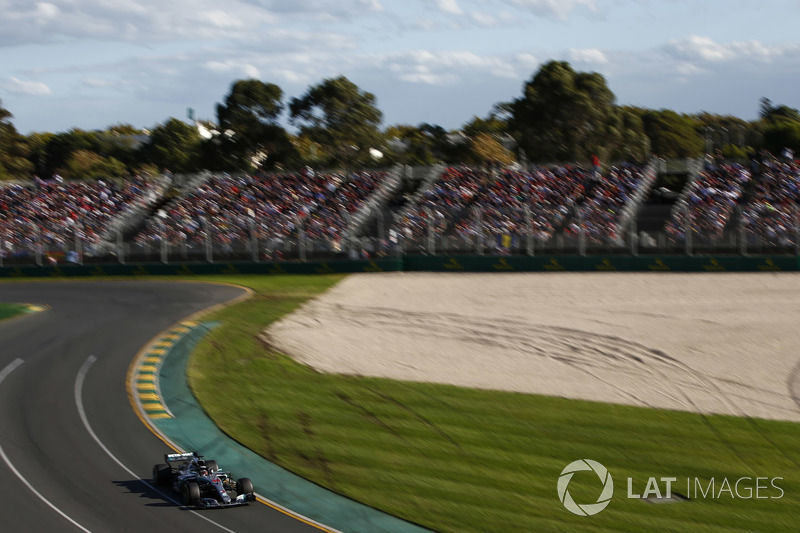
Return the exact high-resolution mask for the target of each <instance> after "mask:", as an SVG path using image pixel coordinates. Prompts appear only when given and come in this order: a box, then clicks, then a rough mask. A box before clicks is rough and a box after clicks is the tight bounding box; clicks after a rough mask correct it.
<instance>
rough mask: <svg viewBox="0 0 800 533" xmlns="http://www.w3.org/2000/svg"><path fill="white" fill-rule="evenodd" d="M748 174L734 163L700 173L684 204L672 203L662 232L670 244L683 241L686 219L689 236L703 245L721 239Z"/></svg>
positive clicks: (745, 183)
mask: <svg viewBox="0 0 800 533" xmlns="http://www.w3.org/2000/svg"><path fill="white" fill-rule="evenodd" d="M750 179H751V173H750V171H749V170H747V169H746V168H745V167H743V166H742V165H740V164H738V163H722V164H720V165H718V166H715V167H711V168H708V169H706V170H705V171H703V172H701V173H700V175H699V176H698V177H697V179H695V180H694V182H692V184H691V186H690V189H689V191H688V193H687V195H686V198H685V201H683V202H678V203H676V204H675V205H676V208H675V209H674V210H673V212H672V214H671V216H670V218H669V220H668V221H667V223H666V225H665V227H664V229H665V232H666V234H667V236H668V238H670V239H671V240H673V241H677V242H683V241H684V240H685V239H686V222H687V217H688V220H689V222H690V224H691V228H692V236H693V237H694V238H700V239H702V240H707V241H717V240H719V239H721V238H722V236H723V233H724V231H725V227H726V226H727V225H728V222H729V221H730V219H731V215H732V214H733V213H734V210H735V208H736V205H737V203H738V202H739V199H740V198H741V196H742V193H743V191H744V188H745V186H746V185H747V183H748V182H749V181H750Z"/></svg>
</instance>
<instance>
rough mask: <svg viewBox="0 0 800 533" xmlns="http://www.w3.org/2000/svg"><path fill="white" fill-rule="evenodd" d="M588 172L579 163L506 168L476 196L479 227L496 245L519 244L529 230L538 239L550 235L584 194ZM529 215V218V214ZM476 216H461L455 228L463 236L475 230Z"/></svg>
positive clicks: (473, 232)
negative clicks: (518, 168) (573, 164)
mask: <svg viewBox="0 0 800 533" xmlns="http://www.w3.org/2000/svg"><path fill="white" fill-rule="evenodd" d="M589 177H590V173H588V172H586V171H584V170H583V169H582V168H580V167H572V166H564V167H556V168H551V169H547V168H533V169H531V170H525V171H512V170H506V171H504V172H502V173H500V174H498V175H497V177H496V178H495V179H494V180H492V182H491V183H490V184H489V185H488V186H487V187H486V188H484V189H483V190H482V191H481V193H480V194H479V195H478V197H477V198H476V200H475V207H476V210H477V211H478V212H479V213H480V220H479V221H480V226H481V228H480V231H482V232H483V233H484V234H488V236H489V237H490V242H491V243H492V244H494V245H496V246H497V247H499V248H508V247H509V244H511V245H513V244H514V243H517V244H519V241H520V238H521V237H522V236H523V235H528V233H529V229H528V222H530V233H531V234H532V235H533V237H534V238H536V239H538V240H540V241H546V240H548V239H550V238H551V237H552V236H553V234H554V232H555V231H556V230H557V229H558V228H559V227H561V225H562V224H563V223H564V221H565V220H566V219H567V218H568V216H569V215H570V213H571V212H572V210H573V206H574V205H575V202H576V201H577V200H578V199H579V198H580V197H581V196H582V195H583V194H584V191H585V189H586V185H587V181H588V180H589ZM529 217H530V218H529ZM477 223H478V219H477V217H475V218H473V219H472V220H462V221H460V222H459V223H458V224H457V227H456V231H457V232H458V233H459V234H460V235H462V236H470V235H475V234H476V233H478V231H479V228H478V226H477Z"/></svg>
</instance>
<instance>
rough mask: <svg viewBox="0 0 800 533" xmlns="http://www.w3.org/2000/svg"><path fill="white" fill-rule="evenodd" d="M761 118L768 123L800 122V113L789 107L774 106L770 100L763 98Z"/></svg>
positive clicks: (760, 107)
mask: <svg viewBox="0 0 800 533" xmlns="http://www.w3.org/2000/svg"><path fill="white" fill-rule="evenodd" d="M759 116H760V117H761V119H762V120H764V121H766V122H772V123H775V122H784V121H789V122H800V111H798V110H797V109H794V108H792V107H789V106H785V105H779V106H773V105H772V101H771V100H770V99H769V98H766V97H765V98H762V99H761V102H760V106H759Z"/></svg>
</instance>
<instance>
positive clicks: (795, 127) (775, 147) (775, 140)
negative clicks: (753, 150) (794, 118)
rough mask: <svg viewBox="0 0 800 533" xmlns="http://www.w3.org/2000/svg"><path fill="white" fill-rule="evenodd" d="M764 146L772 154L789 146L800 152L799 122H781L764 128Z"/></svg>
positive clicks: (797, 152) (778, 152)
mask: <svg viewBox="0 0 800 533" xmlns="http://www.w3.org/2000/svg"><path fill="white" fill-rule="evenodd" d="M764 148H766V149H767V150H769V151H770V152H771V153H773V154H780V153H782V152H783V149H784V148H791V149H792V150H793V151H794V152H795V153H796V154H800V122H788V121H787V122H783V123H780V124H775V125H772V126H769V127H767V129H765V130H764Z"/></svg>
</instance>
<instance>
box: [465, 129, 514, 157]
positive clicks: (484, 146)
mask: <svg viewBox="0 0 800 533" xmlns="http://www.w3.org/2000/svg"><path fill="white" fill-rule="evenodd" d="M470 149H471V151H472V154H473V157H475V158H476V159H477V160H478V161H479V162H481V163H483V164H489V165H495V164H500V165H509V164H511V163H512V162H513V161H514V154H512V153H511V151H510V150H508V149H507V148H506V147H504V146H503V145H502V144H500V143H499V142H498V141H497V139H496V138H495V136H494V135H491V134H489V133H478V134H477V135H475V136H474V137H472V139H471V140H470Z"/></svg>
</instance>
